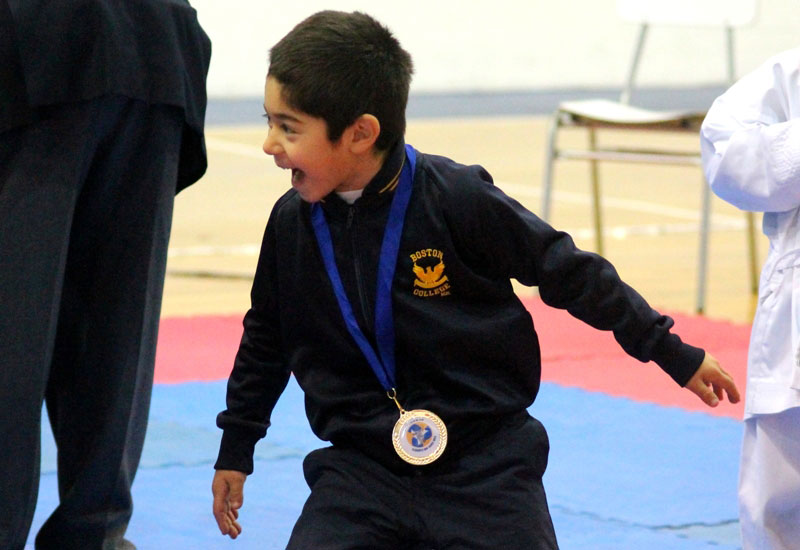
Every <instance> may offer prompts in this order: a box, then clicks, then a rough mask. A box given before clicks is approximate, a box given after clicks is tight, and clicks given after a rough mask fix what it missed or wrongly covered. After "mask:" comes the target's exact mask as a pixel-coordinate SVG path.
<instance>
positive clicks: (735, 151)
mask: <svg viewBox="0 0 800 550" xmlns="http://www.w3.org/2000/svg"><path fill="white" fill-rule="evenodd" d="M700 144H701V150H702V157H703V169H704V172H705V176H706V179H707V181H708V183H709V184H710V185H711V188H712V190H713V191H714V193H715V194H717V195H718V196H719V197H720V198H722V199H723V200H725V201H727V202H729V203H731V204H733V205H734V206H736V207H738V208H740V209H742V210H749V211H756V212H783V211H787V210H791V209H794V208H796V207H798V206H800V48H798V49H795V50H791V51H789V52H784V54H782V55H779V56H777V57H775V58H773V59H771V60H770V61H768V62H766V63H765V64H764V65H762V66H761V67H760V68H759V69H757V70H756V71H754V72H752V73H750V74H748V75H747V76H745V77H744V78H742V79H741V80H739V81H738V82H737V83H736V84H734V85H733V86H732V87H731V88H730V89H729V90H728V91H726V92H725V93H724V94H723V95H721V96H720V97H719V98H717V99H716V101H714V103H713V104H712V106H711V108H710V109H709V111H708V114H707V116H706V118H705V120H704V122H703V125H702V128H701V130H700Z"/></svg>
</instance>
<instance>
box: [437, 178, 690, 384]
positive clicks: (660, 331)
mask: <svg viewBox="0 0 800 550" xmlns="http://www.w3.org/2000/svg"><path fill="white" fill-rule="evenodd" d="M484 174H485V172H484ZM482 179H484V180H489V179H490V178H489V177H488V174H485V176H484V177H483V178H482ZM462 183H463V185H460V186H459V189H460V191H459V192H460V193H461V192H464V193H466V194H467V196H466V197H463V196H462V197H461V199H460V200H458V201H451V204H453V205H454V209H455V210H458V211H459V214H458V215H456V216H453V215H451V216H450V219H451V220H452V223H453V224H454V225H457V226H459V227H458V228H457V229H456V231H455V233H456V234H457V235H458V238H459V240H461V241H462V243H470V245H469V248H470V249H471V251H472V252H471V254H472V257H473V260H474V261H475V262H476V265H481V266H491V267H490V269H489V270H488V271H487V273H486V276H488V277H491V278H494V279H506V280H507V279H509V278H514V279H517V280H518V281H519V282H520V283H522V284H525V285H528V286H538V287H539V294H540V296H541V298H542V300H543V301H544V302H545V303H546V304H547V305H549V306H551V307H555V308H559V309H565V310H567V311H568V312H569V313H570V314H571V315H572V316H574V317H576V318H578V319H580V320H581V321H584V322H585V323H587V324H589V325H591V326H592V327H594V328H597V329H600V330H609V331H612V332H613V334H614V338H615V339H616V340H617V342H618V343H619V344H620V346H621V347H622V348H623V349H624V350H625V352H626V353H628V354H629V355H631V356H633V357H635V358H636V359H638V360H640V361H642V362H647V361H654V362H656V363H657V364H658V365H659V366H660V367H661V368H662V369H663V370H664V371H666V372H667V374H669V375H670V376H671V377H672V378H673V380H675V382H677V383H678V384H679V385H681V386H683V385H685V384H686V383H687V382H688V381H689V379H690V378H691V377H692V375H693V374H694V373H695V372H696V371H697V369H698V368H699V366H700V364H701V363H702V361H703V357H704V355H705V352H704V351H703V350H702V349H699V348H696V347H693V346H690V345H688V344H685V343H683V342H682V341H681V339H680V338H679V337H678V336H677V335H675V334H672V333H671V332H670V329H671V328H672V326H673V324H674V321H673V320H672V319H671V318H670V317H668V316H666V315H661V314H660V313H659V312H657V311H655V310H654V309H652V308H651V307H650V306H649V305H648V303H647V302H646V301H645V299H644V298H643V297H642V296H641V295H640V294H639V293H638V292H636V291H635V290H634V289H633V288H631V287H630V286H629V285H627V284H626V283H624V282H623V281H622V280H620V278H619V276H618V274H617V271H616V270H615V269H614V266H613V265H611V263H609V262H608V261H607V260H606V259H604V258H603V257H601V256H599V255H597V254H594V253H591V252H586V251H583V250H580V249H578V248H577V247H576V246H575V243H574V242H573V240H572V238H571V237H570V236H569V235H568V234H567V233H564V232H562V231H557V230H555V229H554V228H552V227H551V226H550V225H548V224H547V223H546V222H544V221H543V220H541V219H540V218H539V217H537V216H536V215H535V214H533V213H532V212H530V211H528V210H527V209H525V208H524V207H523V206H522V205H520V204H519V203H518V202H517V201H515V200H514V199H512V198H511V197H508V196H507V195H505V194H504V193H503V192H502V191H501V190H500V189H498V188H496V187H494V186H493V185H488V184H487V183H485V182H481V181H480V179H479V178H475V177H471V178H469V179H468V180H463V181H462ZM452 211H453V210H451V212H452Z"/></svg>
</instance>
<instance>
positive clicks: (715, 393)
mask: <svg viewBox="0 0 800 550" xmlns="http://www.w3.org/2000/svg"><path fill="white" fill-rule="evenodd" d="M686 387H687V389H689V390H690V391H692V392H694V393H695V394H696V395H697V396H698V397H699V398H700V399H702V401H703V402H704V403H705V404H706V405H708V406H709V407H716V406H717V405H719V403H720V401H724V399H725V395H726V394H727V396H728V401H730V402H731V403H738V402H739V400H740V399H741V397H740V395H739V389H738V388H737V387H736V383H735V382H734V381H733V378H732V377H731V375H730V374H728V373H727V372H725V370H724V369H723V368H722V367H721V366H720V364H719V362H718V361H717V360H716V359H715V358H714V357H713V356H711V355H710V354H708V353H706V355H705V358H704V359H703V363H702V364H701V365H700V367H699V368H698V369H697V372H695V373H694V376H692V378H691V379H690V380H689V382H688V383H687V384H686Z"/></svg>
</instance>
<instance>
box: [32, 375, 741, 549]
mask: <svg viewBox="0 0 800 550" xmlns="http://www.w3.org/2000/svg"><path fill="white" fill-rule="evenodd" d="M224 396H225V383H224V381H219V382H211V383H187V384H179V385H158V386H156V387H155V388H154V392H153V404H152V409H151V415H150V426H149V428H148V435H147V441H146V444H145V449H144V453H143V456H142V462H141V467H140V469H139V473H138V474H137V477H136V482H135V484H134V503H135V511H134V517H133V520H132V522H131V525H130V527H129V530H128V535H129V538H130V539H131V540H133V541H134V542H135V543H136V544H137V545H138V547H139V548H140V550H151V549H162V548H186V549H193V548H198V549H204V550H205V549H208V550H215V549H217V548H236V549H239V550H250V549H256V548H258V549H271V548H284V546H285V544H286V541H287V539H288V537H289V534H290V532H291V528H292V526H293V524H294V521H295V519H296V517H297V515H298V514H299V512H300V510H301V508H302V504H303V502H304V500H305V498H306V496H307V494H308V488H307V487H306V485H305V483H304V481H303V477H302V468H301V466H302V458H303V456H305V454H306V453H307V452H309V451H310V450H312V449H314V448H317V447H319V446H321V445H323V443H322V442H320V441H319V440H317V439H316V437H315V436H314V435H313V434H312V433H311V431H310V429H309V428H308V425H307V422H306V419H305V414H304V412H303V397H302V393H301V391H300V389H299V388H298V387H297V384H296V383H295V382H294V381H292V382H290V384H289V386H288V387H287V390H286V392H285V394H284V395H283V396H282V398H281V400H280V402H279V403H278V407H277V408H276V410H275V413H274V415H273V427H272V428H271V429H270V432H269V435H268V437H267V438H266V440H264V441H262V442H260V443H259V444H258V445H257V447H256V465H255V468H256V471H255V473H254V474H253V475H252V476H250V478H249V479H248V481H247V484H246V486H245V506H244V508H243V509H242V516H241V519H242V521H243V525H244V529H245V532H244V533H243V535H242V537H240V538H239V539H238V540H237V541H230V540H228V539H225V538H223V537H222V536H221V535H219V533H218V531H217V528H216V524H215V522H214V520H213V517H212V515H211V491H210V484H211V478H212V476H213V470H212V464H213V461H214V459H215V457H216V450H217V445H218V443H219V435H220V434H219V431H218V430H217V429H216V428H215V427H214V417H215V416H216V413H217V412H218V411H219V410H220V409H221V408H222V407H223V406H224ZM530 411H531V414H533V415H534V416H536V417H537V418H539V419H540V420H541V421H542V422H543V423H544V425H545V427H546V428H547V430H548V433H549V436H550V443H551V452H550V462H549V466H548V470H547V473H546V474H545V488H546V490H547V494H548V499H549V503H550V507H551V513H552V516H553V522H554V524H555V527H556V533H557V535H558V539H559V543H560V545H561V548H562V550H583V549H587V550H588V549H591V550H625V549H629V548H630V549H642V548H650V549H658V550H672V549H674V550H705V549H709V550H710V549H712V548H713V549H716V550H736V549H738V548H739V544H738V533H737V526H736V471H737V465H738V450H739V444H740V437H741V435H740V432H741V424H740V423H739V422H737V421H734V420H730V419H724V418H716V417H711V416H708V415H704V414H702V413H691V412H686V411H683V410H681V409H676V408H667V407H661V406H658V405H647V404H640V403H635V402H633V401H631V400H628V399H619V398H612V397H609V396H606V395H602V394H595V393H590V392H586V391H583V390H579V389H574V388H563V387H560V386H556V385H553V384H544V385H543V386H542V391H541V393H540V396H539V398H538V399H537V401H536V403H535V404H534V406H533V407H531V410H530ZM42 457H43V459H42V468H43V474H42V478H41V490H40V498H39V505H38V507H37V511H36V515H35V517H34V527H33V529H32V535H31V541H32V539H33V533H35V532H36V529H37V528H38V527H39V526H40V525H41V524H42V522H43V521H44V520H45V518H46V516H47V515H48V514H49V513H50V511H52V509H53V508H54V507H55V506H56V503H57V488H56V487H57V485H56V476H55V448H54V445H53V443H52V436H51V435H50V433H49V429H48V428H47V427H46V426H45V427H44V428H43V451H42Z"/></svg>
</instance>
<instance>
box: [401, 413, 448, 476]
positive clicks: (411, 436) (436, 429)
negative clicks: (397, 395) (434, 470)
mask: <svg viewBox="0 0 800 550" xmlns="http://www.w3.org/2000/svg"><path fill="white" fill-rule="evenodd" d="M392 443H393V444H394V450H395V451H396V452H397V454H398V455H400V458H402V459H403V460H405V461H406V462H408V463H410V464H414V465H417V466H420V465H423V464H430V463H431V462H433V461H434V460H436V459H437V458H439V457H440V456H441V455H442V453H443V452H444V448H445V447H446V446H447V428H446V427H445V425H444V422H442V419H441V418H439V417H438V416H436V415H435V414H433V413H432V412H430V411H426V410H424V409H415V410H413V411H403V412H402V413H401V414H400V418H399V419H398V420H397V422H396V423H395V425H394V430H392Z"/></svg>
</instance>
